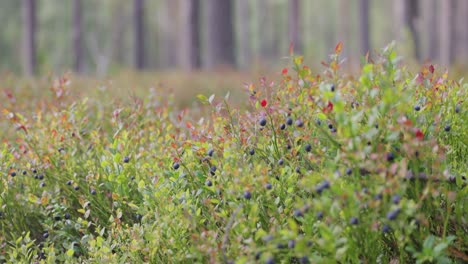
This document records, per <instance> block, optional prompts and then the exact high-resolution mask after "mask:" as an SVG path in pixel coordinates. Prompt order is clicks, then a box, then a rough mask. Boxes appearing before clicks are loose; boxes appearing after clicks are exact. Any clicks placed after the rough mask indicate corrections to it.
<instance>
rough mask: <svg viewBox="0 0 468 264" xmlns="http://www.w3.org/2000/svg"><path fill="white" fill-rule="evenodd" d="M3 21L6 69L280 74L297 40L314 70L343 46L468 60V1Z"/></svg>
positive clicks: (35, 11)
mask: <svg viewBox="0 0 468 264" xmlns="http://www.w3.org/2000/svg"><path fill="white" fill-rule="evenodd" d="M0 24H1V25H2V26H1V31H0V73H1V72H3V73H4V72H12V73H15V74H16V73H18V74H20V73H23V74H25V75H34V74H44V73H49V72H51V71H52V72H56V73H61V72H65V71H68V70H73V71H75V72H78V73H82V74H97V75H104V74H106V73H109V72H112V71H117V70H119V69H127V68H134V69H136V70H158V71H161V70H173V69H176V70H194V69H195V70H196V69H208V70H211V69H215V68H218V67H223V68H234V69H241V70H249V69H252V68H254V67H259V66H260V67H267V68H273V67H274V66H276V65H278V64H281V63H283V61H282V60H281V58H282V57H284V56H287V55H288V51H289V46H290V43H294V50H295V52H296V53H301V54H303V55H304V56H305V59H306V60H308V61H309V62H308V63H309V64H310V63H314V62H316V63H320V61H321V60H323V59H325V58H326V54H328V53H330V51H331V50H332V49H333V48H334V47H335V45H336V43H338V42H340V41H341V42H343V44H344V46H343V53H344V56H345V57H346V58H347V63H348V65H353V64H354V65H357V64H359V62H360V59H361V58H362V57H363V56H364V55H365V54H366V53H367V52H369V53H370V55H371V56H372V53H373V51H374V50H377V49H380V48H382V47H383V46H385V45H386V44H388V43H389V42H391V41H392V40H396V41H398V42H399V49H400V52H401V54H402V55H404V56H405V58H408V59H415V60H416V61H419V62H426V61H434V62H436V63H440V64H443V65H445V66H448V65H452V64H457V65H460V66H461V67H466V66H467V62H468V1H467V0H393V1H387V0H131V1H130V0H99V1H96V0H66V1H63V0H5V1H1V2H0Z"/></svg>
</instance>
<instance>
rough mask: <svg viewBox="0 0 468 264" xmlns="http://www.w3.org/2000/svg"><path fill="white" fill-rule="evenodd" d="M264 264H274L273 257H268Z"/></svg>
mask: <svg viewBox="0 0 468 264" xmlns="http://www.w3.org/2000/svg"><path fill="white" fill-rule="evenodd" d="M265 264H275V259H274V258H273V257H268V258H267V260H266V261H265Z"/></svg>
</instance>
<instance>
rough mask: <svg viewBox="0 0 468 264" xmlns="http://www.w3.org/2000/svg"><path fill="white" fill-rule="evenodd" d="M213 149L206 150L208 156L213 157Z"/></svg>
mask: <svg viewBox="0 0 468 264" xmlns="http://www.w3.org/2000/svg"><path fill="white" fill-rule="evenodd" d="M213 154H214V149H210V150H208V156H210V157H213Z"/></svg>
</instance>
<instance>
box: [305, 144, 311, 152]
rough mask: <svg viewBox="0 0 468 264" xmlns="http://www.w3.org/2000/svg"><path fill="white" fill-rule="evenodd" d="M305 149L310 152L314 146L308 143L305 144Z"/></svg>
mask: <svg viewBox="0 0 468 264" xmlns="http://www.w3.org/2000/svg"><path fill="white" fill-rule="evenodd" d="M305 150H306V151H307V152H310V151H311V150H312V146H311V145H310V144H307V145H306V146H305Z"/></svg>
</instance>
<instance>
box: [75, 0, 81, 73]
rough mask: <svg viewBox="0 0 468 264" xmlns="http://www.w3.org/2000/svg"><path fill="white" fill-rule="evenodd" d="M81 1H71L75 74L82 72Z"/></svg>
mask: <svg viewBox="0 0 468 264" xmlns="http://www.w3.org/2000/svg"><path fill="white" fill-rule="evenodd" d="M81 4H82V3H81V0H74V1H73V69H74V70H75V72H77V73H81V72H82V71H83V46H82V35H83V31H82V24H81V23H82V22H81V21H82V6H81Z"/></svg>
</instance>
